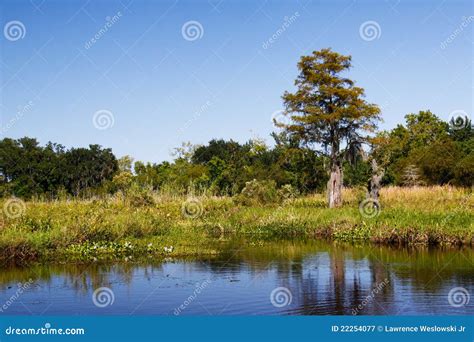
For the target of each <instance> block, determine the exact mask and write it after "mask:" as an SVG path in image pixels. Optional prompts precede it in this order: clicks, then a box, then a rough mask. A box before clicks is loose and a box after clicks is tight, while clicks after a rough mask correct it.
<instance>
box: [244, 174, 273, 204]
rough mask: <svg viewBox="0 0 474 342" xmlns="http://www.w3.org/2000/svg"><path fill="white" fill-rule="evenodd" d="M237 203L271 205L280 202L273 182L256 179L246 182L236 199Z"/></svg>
mask: <svg viewBox="0 0 474 342" xmlns="http://www.w3.org/2000/svg"><path fill="white" fill-rule="evenodd" d="M236 201H237V203H240V204H242V205H248V206H251V205H256V204H257V205H258V204H263V205H265V204H272V203H278V202H279V201H280V196H279V194H278V191H277V189H276V183H275V182H274V181H266V180H265V181H258V180H256V179H254V180H252V181H250V182H246V183H245V187H244V188H243V189H242V192H241V193H240V194H239V195H238V196H237V197H236Z"/></svg>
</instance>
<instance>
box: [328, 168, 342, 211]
mask: <svg viewBox="0 0 474 342" xmlns="http://www.w3.org/2000/svg"><path fill="white" fill-rule="evenodd" d="M342 176H343V175H342V166H341V164H340V163H338V162H334V163H332V166H331V176H330V177H329V181H328V203H329V208H337V207H340V206H341V205H342Z"/></svg>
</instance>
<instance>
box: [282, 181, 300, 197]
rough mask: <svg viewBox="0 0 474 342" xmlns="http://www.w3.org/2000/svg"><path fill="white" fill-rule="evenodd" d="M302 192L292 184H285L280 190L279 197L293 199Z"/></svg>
mask: <svg viewBox="0 0 474 342" xmlns="http://www.w3.org/2000/svg"><path fill="white" fill-rule="evenodd" d="M299 194H300V192H299V191H298V189H296V188H295V187H294V186H293V185H291V184H285V185H283V186H282V187H281V188H280V189H279V190H278V197H280V198H281V199H282V200H292V199H295V198H296V197H298V196H299Z"/></svg>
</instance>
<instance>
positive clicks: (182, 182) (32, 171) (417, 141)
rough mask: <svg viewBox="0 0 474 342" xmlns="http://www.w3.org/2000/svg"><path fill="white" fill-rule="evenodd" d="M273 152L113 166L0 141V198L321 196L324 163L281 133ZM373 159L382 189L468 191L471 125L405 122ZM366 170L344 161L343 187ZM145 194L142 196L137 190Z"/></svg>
mask: <svg viewBox="0 0 474 342" xmlns="http://www.w3.org/2000/svg"><path fill="white" fill-rule="evenodd" d="M273 138H274V141H275V144H274V146H272V147H269V146H267V145H265V144H264V143H263V142H262V141H258V140H251V141H249V142H247V143H245V144H239V143H238V142H235V141H232V140H230V141H224V140H212V141H210V142H209V143H208V144H207V145H204V146H191V145H185V146H184V147H182V148H179V149H177V158H176V159H175V161H174V162H172V163H170V162H163V163H159V164H151V163H143V162H140V161H137V162H135V163H133V161H132V159H131V158H130V157H124V158H120V159H119V160H117V158H116V157H115V156H114V155H113V154H112V151H111V150H110V149H103V148H101V147H100V146H97V145H91V146H90V147H89V148H73V149H70V150H66V149H65V148H64V147H63V146H61V145H58V144H53V143H49V144H47V145H46V146H44V147H42V146H40V145H39V143H38V142H37V141H36V140H35V139H31V138H22V139H18V140H13V139H8V138H5V139H3V140H1V141H0V174H1V175H2V181H1V185H0V189H1V194H2V196H4V197H6V196H11V195H14V196H17V197H23V198H31V197H33V196H36V197H38V196H39V197H42V196H43V197H44V198H46V199H50V198H58V197H61V196H66V195H71V196H90V195H106V194H113V193H116V192H118V191H126V190H128V189H130V188H132V189H135V190H136V191H138V189H141V191H145V190H146V191H148V190H155V191H161V192H167V193H176V194H184V193H188V192H194V193H208V194H213V195H236V194H240V193H241V191H242V189H244V187H245V185H246V183H247V182H250V181H252V180H253V179H256V180H260V181H267V182H270V183H271V184H269V185H270V187H272V186H274V187H276V188H281V187H283V186H285V185H291V188H292V190H293V191H294V192H295V193H300V194H307V193H314V192H320V191H323V190H324V188H325V187H326V183H327V180H328V172H327V168H328V165H329V161H328V160H327V157H325V156H321V155H318V154H317V152H315V151H314V150H312V149H310V148H306V147H302V146H301V145H300V144H299V141H298V140H297V139H296V138H294V137H293V138H291V137H290V136H289V135H288V134H286V133H284V132H280V133H278V134H277V133H274V134H273ZM374 144H376V145H375V146H377V149H376V151H377V157H378V158H379V159H380V160H383V161H382V162H383V164H384V166H385V168H386V172H385V176H384V178H383V183H384V184H385V185H406V186H412V185H423V184H425V185H444V184H452V185H458V186H465V187H471V186H472V184H473V177H474V176H473V175H474V154H473V149H474V135H473V131H472V129H471V127H470V126H469V127H464V128H462V129H456V130H453V129H452V128H451V126H450V125H449V124H448V123H446V122H443V121H441V120H440V119H439V118H438V117H437V116H435V115H434V114H432V113H431V112H429V111H422V112H419V113H417V114H409V115H407V116H406V124H405V125H399V126H397V127H396V128H394V129H393V130H391V131H387V132H381V133H379V134H378V135H377V138H376V139H374ZM370 173H371V169H370V166H369V162H368V160H367V158H366V156H364V154H359V155H357V156H356V159H355V160H353V161H352V162H350V161H349V160H345V161H344V185H345V186H346V187H353V186H365V185H366V184H367V181H368V179H369V177H370ZM143 189H145V190H143Z"/></svg>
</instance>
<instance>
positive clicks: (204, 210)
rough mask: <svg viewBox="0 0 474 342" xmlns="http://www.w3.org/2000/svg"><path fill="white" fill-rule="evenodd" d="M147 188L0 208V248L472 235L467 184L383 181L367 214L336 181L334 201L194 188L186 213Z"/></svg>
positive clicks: (80, 255) (92, 250)
mask: <svg viewBox="0 0 474 342" xmlns="http://www.w3.org/2000/svg"><path fill="white" fill-rule="evenodd" d="M152 196H153V201H152V202H153V204H150V200H147V201H146V202H144V203H142V202H141V201H136V199H135V200H134V201H128V200H127V198H126V197H124V196H114V197H108V198H96V199H89V200H78V199H69V200H57V201H39V200H34V201H29V202H27V203H26V210H25V212H24V213H23V215H22V216H21V217H19V218H9V217H8V216H6V215H3V227H2V229H1V231H0V251H1V252H0V257H1V258H2V259H3V260H4V261H6V260H15V261H18V260H31V259H40V258H52V259H57V260H60V259H65V260H71V259H102V258H109V259H122V258H123V259H128V258H134V257H147V256H160V257H166V256H167V255H169V254H172V255H173V256H189V255H204V254H206V255H207V254H216V253H218V252H219V249H220V247H219V246H220V243H224V242H226V241H228V240H229V239H232V238H235V237H236V236H241V237H244V238H245V239H246V241H248V244H249V246H252V245H255V244H256V243H257V245H258V243H260V242H266V241H272V240H276V239H289V238H304V239H309V238H311V239H313V238H328V239H333V240H340V241H349V242H356V241H371V242H374V243H384V244H393V245H457V246H459V245H468V246H472V245H473V243H474V240H473V239H474V227H473V221H474V220H473V219H474V214H473V212H474V211H473V208H474V200H473V196H472V192H471V190H469V189H460V188H454V187H418V188H416V187H415V188H399V187H389V188H384V189H382V191H381V196H380V202H381V207H382V210H381V212H380V214H379V215H378V216H377V217H374V218H365V217H363V216H362V215H361V214H360V212H359V207H358V206H359V202H360V201H361V200H362V199H363V198H364V196H365V193H364V191H363V189H345V190H344V199H345V200H344V205H343V207H341V208H338V209H328V208H326V198H325V196H324V195H323V194H315V195H310V196H304V197H299V198H295V199H288V200H285V201H283V202H281V203H278V204H271V205H252V206H246V205H242V204H239V202H238V201H235V200H234V199H233V198H230V197H213V196H199V197H196V196H194V197H193V198H195V199H197V200H198V202H200V205H201V208H200V209H201V210H200V211H199V212H198V215H197V216H195V217H189V216H186V215H183V205H185V203H186V200H187V197H186V196H182V195H181V196H172V195H170V194H156V193H155V194H152ZM4 203H5V201H3V202H2V203H1V205H2V206H3V205H4ZM165 247H173V251H172V252H166V251H165V250H164V248H165Z"/></svg>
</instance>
